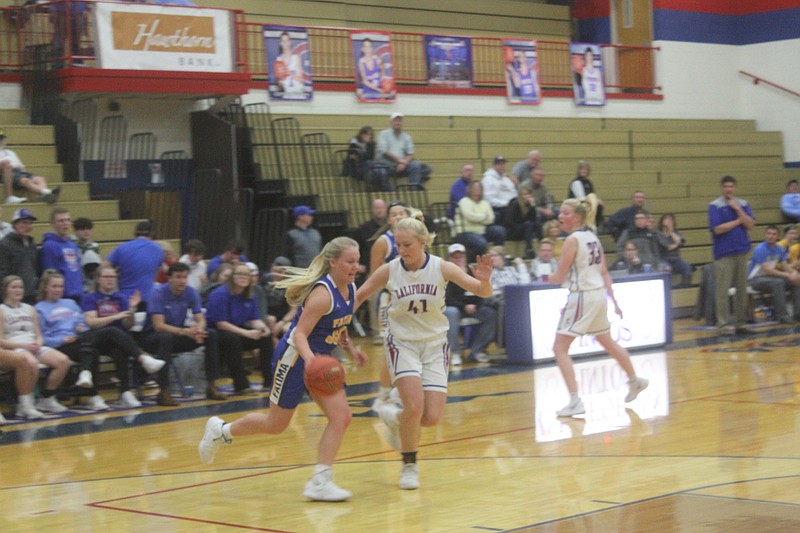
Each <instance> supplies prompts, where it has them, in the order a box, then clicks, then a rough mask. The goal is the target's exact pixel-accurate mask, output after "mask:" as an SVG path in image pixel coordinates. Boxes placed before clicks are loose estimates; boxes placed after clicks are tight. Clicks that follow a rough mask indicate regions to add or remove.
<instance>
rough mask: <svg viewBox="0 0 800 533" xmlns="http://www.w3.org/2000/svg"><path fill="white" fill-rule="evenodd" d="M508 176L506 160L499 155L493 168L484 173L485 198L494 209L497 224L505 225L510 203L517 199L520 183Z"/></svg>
mask: <svg viewBox="0 0 800 533" xmlns="http://www.w3.org/2000/svg"><path fill="white" fill-rule="evenodd" d="M515 180H516V178H514V177H509V176H508V175H507V174H506V158H505V157H503V156H502V155H498V156H497V157H495V158H494V161H493V163H492V168H490V169H489V170H487V171H486V172H484V173H483V179H482V180H481V185H483V198H484V200H486V201H487V202H489V203H490V204H491V205H492V209H494V219H495V224H505V222H506V220H505V212H506V208H507V207H508V204H509V202H511V200H513V199H514V198H516V197H517V187H519V182H517V181H515Z"/></svg>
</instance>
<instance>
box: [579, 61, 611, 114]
mask: <svg viewBox="0 0 800 533" xmlns="http://www.w3.org/2000/svg"><path fill="white" fill-rule="evenodd" d="M583 56H584V67H583V72H582V73H581V75H582V76H581V85H582V86H583V103H584V104H586V105H603V104H604V103H605V101H606V96H605V88H604V87H603V73H602V71H601V70H600V69H599V68H597V67H596V66H595V64H594V52H593V51H592V49H591V48H587V49H586V51H585V52H584V53H583Z"/></svg>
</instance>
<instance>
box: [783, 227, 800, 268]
mask: <svg viewBox="0 0 800 533" xmlns="http://www.w3.org/2000/svg"><path fill="white" fill-rule="evenodd" d="M797 238H798V235H797V226H795V225H794V224H790V225H788V226H786V227H785V228H784V230H783V239H781V240H780V241H778V244H780V245H781V248H783V249H784V250H786V254H787V255H788V257H789V259H788V260H789V266H790V267H791V268H794V269H795V270H798V269H800V242H797Z"/></svg>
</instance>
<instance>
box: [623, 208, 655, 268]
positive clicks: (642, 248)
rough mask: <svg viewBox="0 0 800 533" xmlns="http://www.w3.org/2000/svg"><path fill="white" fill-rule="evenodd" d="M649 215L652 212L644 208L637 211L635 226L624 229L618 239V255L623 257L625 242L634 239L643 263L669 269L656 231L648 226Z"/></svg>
mask: <svg viewBox="0 0 800 533" xmlns="http://www.w3.org/2000/svg"><path fill="white" fill-rule="evenodd" d="M649 217H650V214H649V213H648V212H647V211H645V210H644V209H640V210H639V211H638V212H637V213H636V215H635V216H634V220H633V224H634V225H633V228H631V229H630V230H627V229H626V230H625V231H623V232H622V234H621V235H620V237H619V240H618V241H617V256H619V257H622V252H623V248H624V247H625V243H627V242H630V241H633V242H635V243H636V247H637V248H638V249H639V257H640V258H641V259H642V264H644V265H650V268H652V270H667V269H668V267H665V264H664V262H663V261H662V260H661V247H660V246H659V241H658V239H657V238H656V232H654V231H652V230H650V228H648V227H647V220H648V218H649ZM645 268H646V267H645Z"/></svg>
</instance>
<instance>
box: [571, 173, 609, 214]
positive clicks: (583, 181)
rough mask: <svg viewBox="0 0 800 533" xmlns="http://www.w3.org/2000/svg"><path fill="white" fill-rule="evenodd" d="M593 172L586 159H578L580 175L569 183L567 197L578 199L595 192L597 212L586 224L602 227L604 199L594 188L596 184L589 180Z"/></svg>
mask: <svg viewBox="0 0 800 533" xmlns="http://www.w3.org/2000/svg"><path fill="white" fill-rule="evenodd" d="M591 173H592V167H591V165H589V163H587V162H586V161H578V175H577V176H575V179H573V180H572V181H571V182H570V184H569V190H568V191H567V198H577V199H578V200H583V199H585V198H586V197H587V196H589V195H590V194H594V195H595V196H596V197H597V204H598V205H597V212H596V214H595V217H594V219H593V220H587V221H586V224H587V225H588V226H589V227H592V226H595V225H596V226H597V227H601V226H602V224H603V201H602V200H601V199H600V196H598V194H597V192H596V191H595V190H594V185H592V182H591V181H590V180H589V175H590V174H591Z"/></svg>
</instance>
